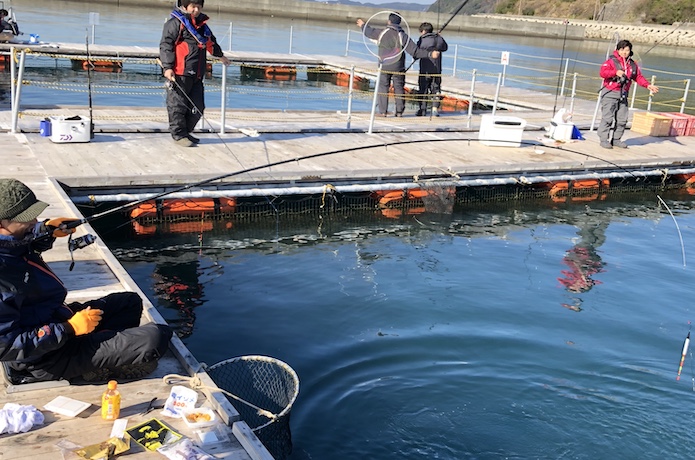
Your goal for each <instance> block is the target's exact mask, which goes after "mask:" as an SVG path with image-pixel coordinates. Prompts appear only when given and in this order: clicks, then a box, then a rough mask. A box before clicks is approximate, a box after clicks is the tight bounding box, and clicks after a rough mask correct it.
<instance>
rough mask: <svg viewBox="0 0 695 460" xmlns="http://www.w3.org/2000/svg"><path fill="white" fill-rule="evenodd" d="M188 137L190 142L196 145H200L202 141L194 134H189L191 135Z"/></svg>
mask: <svg viewBox="0 0 695 460" xmlns="http://www.w3.org/2000/svg"><path fill="white" fill-rule="evenodd" d="M186 137H187V138H188V140H189V141H191V142H193V143H194V144H198V143H200V139H198V138H197V137H195V136H194V135H193V134H189V135H188V136H186Z"/></svg>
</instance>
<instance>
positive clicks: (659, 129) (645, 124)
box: [630, 112, 671, 137]
mask: <svg viewBox="0 0 695 460" xmlns="http://www.w3.org/2000/svg"><path fill="white" fill-rule="evenodd" d="M630 130H631V131H634V132H636V133H640V134H646V135H648V136H657V137H658V136H669V135H670V134H671V118H669V117H665V116H663V115H658V114H656V113H652V112H637V113H635V115H634V116H633V118H632V127H631V128H630Z"/></svg>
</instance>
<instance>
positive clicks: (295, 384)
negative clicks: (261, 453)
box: [207, 356, 299, 459]
mask: <svg viewBox="0 0 695 460" xmlns="http://www.w3.org/2000/svg"><path fill="white" fill-rule="evenodd" d="M207 373H208V375H210V378H212V380H213V381H214V382H215V383H216V384H217V386H218V387H219V388H221V389H222V390H224V391H225V392H228V393H231V394H233V395H235V396H236V397H237V398H238V399H237V398H233V397H231V396H229V395H226V396H227V399H228V400H229V402H230V403H232V405H233V406H234V408H235V409H236V410H237V411H238V412H239V415H240V416H241V419H242V420H243V421H244V422H246V424H247V425H248V426H249V427H250V428H251V429H252V430H253V431H254V433H255V434H256V436H257V437H258V439H259V440H260V441H261V442H262V443H263V445H264V446H265V447H266V448H267V449H268V451H269V452H270V453H271V455H272V456H273V458H275V459H283V458H286V457H287V456H289V454H290V453H291V452H292V435H291V433H290V410H291V409H292V404H294V401H295V400H296V399H297V395H298V394H299V377H297V374H296V373H295V372H294V370H293V369H292V368H291V367H290V366H288V365H287V364H286V363H284V362H282V361H280V360H279V359H275V358H271V357H268V356H240V357H237V358H230V359H227V360H225V361H221V362H219V363H217V364H214V365H212V366H210V367H209V368H208V369H207ZM240 400H241V401H240Z"/></svg>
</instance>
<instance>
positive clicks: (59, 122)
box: [50, 115, 91, 144]
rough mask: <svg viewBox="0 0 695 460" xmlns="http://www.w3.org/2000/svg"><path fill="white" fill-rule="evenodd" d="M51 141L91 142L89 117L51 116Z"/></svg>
mask: <svg viewBox="0 0 695 460" xmlns="http://www.w3.org/2000/svg"><path fill="white" fill-rule="evenodd" d="M50 120H51V141H53V142H55V143H61V144H62V143H68V142H89V141H90V140H91V133H90V132H89V124H90V120H89V118H82V117H80V116H79V115H78V116H74V117H69V118H66V117H51V118H50Z"/></svg>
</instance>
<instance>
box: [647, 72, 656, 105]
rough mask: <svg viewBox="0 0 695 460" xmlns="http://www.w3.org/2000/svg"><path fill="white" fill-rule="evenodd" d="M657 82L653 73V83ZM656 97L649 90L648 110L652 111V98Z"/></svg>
mask: <svg viewBox="0 0 695 460" xmlns="http://www.w3.org/2000/svg"><path fill="white" fill-rule="evenodd" d="M655 83H656V75H652V85H653V84H655ZM653 97H654V94H652V92H651V91H649V100H648V101H647V112H651V111H652V98H653Z"/></svg>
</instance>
